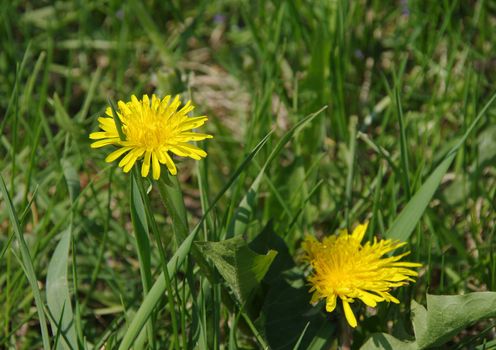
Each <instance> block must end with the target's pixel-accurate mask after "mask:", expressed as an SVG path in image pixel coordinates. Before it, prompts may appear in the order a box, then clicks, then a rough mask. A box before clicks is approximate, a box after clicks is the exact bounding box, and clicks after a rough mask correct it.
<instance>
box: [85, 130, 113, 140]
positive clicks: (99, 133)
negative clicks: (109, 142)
mask: <svg viewBox="0 0 496 350" xmlns="http://www.w3.org/2000/svg"><path fill="white" fill-rule="evenodd" d="M107 138H109V136H108V135H107V133H106V132H105V131H96V132H92V133H91V134H90V139H91V140H100V139H107Z"/></svg>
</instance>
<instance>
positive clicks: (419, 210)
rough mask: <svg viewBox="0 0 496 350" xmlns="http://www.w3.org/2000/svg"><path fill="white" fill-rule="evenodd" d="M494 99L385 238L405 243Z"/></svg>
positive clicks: (494, 95) (425, 183)
mask: <svg viewBox="0 0 496 350" xmlns="http://www.w3.org/2000/svg"><path fill="white" fill-rule="evenodd" d="M495 99H496V93H495V94H493V96H492V97H491V98H490V99H489V101H488V102H487V103H486V105H485V106H484V107H483V108H482V110H481V111H480V112H479V114H478V115H477V117H476V118H475V119H474V121H473V122H472V124H470V126H469V127H468V129H467V131H466V132H465V134H464V135H463V136H462V137H461V138H460V140H459V141H458V142H457V143H456V144H455V146H454V147H453V148H452V149H451V150H450V151H449V152H448V154H447V155H446V156H445V158H444V160H443V161H442V162H441V163H440V164H439V165H438V166H437V167H436V169H434V171H433V172H432V174H431V175H430V176H429V177H428V178H427V180H426V181H425V182H424V184H423V185H422V186H421V187H420V188H419V190H418V191H417V192H416V193H415V195H414V196H413V197H412V198H411V199H410V201H408V203H407V205H406V206H405V208H404V209H403V210H402V211H401V213H400V214H399V215H398V216H397V218H396V220H394V222H393V224H392V225H391V227H390V228H389V230H388V231H387V232H386V234H385V236H386V238H391V239H398V240H401V241H406V240H408V238H409V237H410V235H411V234H412V232H413V230H414V229H415V226H416V225H417V223H418V222H419V220H420V218H421V217H422V214H423V213H424V211H425V208H427V205H429V202H430V201H431V199H432V196H434V193H435V192H436V190H437V188H438V187H439V184H440V183H441V180H442V178H443V176H444V174H446V172H447V171H448V168H449V167H450V165H451V163H452V162H453V159H454V158H455V156H456V153H457V151H458V150H459V149H460V147H461V146H462V145H463V143H464V142H465V140H466V139H467V137H468V135H469V134H470V133H471V132H472V130H473V129H474V128H475V126H476V125H477V123H478V122H479V121H480V120H481V119H482V117H483V116H484V115H485V114H486V112H487V110H488V109H489V107H490V106H491V105H492V103H493V102H494V100H495Z"/></svg>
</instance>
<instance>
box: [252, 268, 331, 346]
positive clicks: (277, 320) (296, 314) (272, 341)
mask: <svg viewBox="0 0 496 350" xmlns="http://www.w3.org/2000/svg"><path fill="white" fill-rule="evenodd" d="M295 279H296V280H297V281H300V285H295V283H291V281H289V282H288V281H286V280H284V279H282V278H281V279H279V281H278V283H274V284H272V285H271V288H270V289H269V292H268V294H267V296H266V297H265V302H264V305H263V308H262V315H261V318H260V323H261V324H262V327H261V328H262V329H263V332H264V334H265V338H266V340H267V342H268V344H269V346H270V348H271V349H277V350H291V349H293V348H294V347H295V345H296V344H297V343H298V342H300V346H299V349H314V350H320V349H326V348H328V345H329V341H332V339H333V337H332V335H333V333H334V332H335V325H334V323H333V322H329V320H327V319H326V317H325V316H324V315H323V314H322V313H321V312H317V311H316V310H315V309H314V308H313V307H312V305H311V304H310V296H311V294H310V293H309V291H308V288H307V286H305V285H302V283H301V279H302V276H301V275H299V274H298V275H297V276H296V278H295ZM305 328H306V331H305V333H304V334H303V337H301V335H302V333H303V331H304V330H305ZM300 337H301V339H300Z"/></svg>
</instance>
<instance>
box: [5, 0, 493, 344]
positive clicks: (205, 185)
mask: <svg viewBox="0 0 496 350" xmlns="http://www.w3.org/2000/svg"><path fill="white" fill-rule="evenodd" d="M1 8H2V11H0V23H1V24H2V25H1V26H0V39H1V40H0V76H1V77H2V79H0V131H1V135H2V136H1V144H0V155H1V157H0V162H1V163H0V164H1V167H0V175H1V178H2V181H0V189H1V193H2V194H1V197H0V198H1V200H0V209H1V210H0V227H1V228H2V229H1V230H0V271H1V273H0V290H1V292H0V305H1V308H0V348H8V349H37V348H47V349H49V348H56V349H58V348H63V349H68V348H82V349H93V348H95V349H99V348H102V347H105V348H107V349H114V348H119V347H120V348H121V349H126V348H128V347H129V346H131V344H134V345H133V348H134V349H145V348H146V349H163V348H169V349H190V348H199V349H220V348H222V349H248V348H264V347H270V348H274V349H293V348H294V349H326V348H336V347H337V346H338V344H339V343H341V344H343V343H342V342H341V340H342V337H343V331H342V330H340V327H341V326H340V322H339V320H340V319H341V318H342V315H340V314H339V312H334V313H331V314H328V313H325V312H324V311H323V309H322V308H321V307H320V306H321V305H317V306H312V305H310V304H309V296H310V295H309V293H308V286H307V285H306V284H305V283H306V282H305V280H304V275H305V273H307V271H305V268H304V266H305V265H304V264H303V263H302V262H301V261H300V255H301V251H300V245H301V241H302V239H303V237H304V236H305V235H316V236H318V237H322V236H323V235H328V234H332V233H334V232H336V230H337V229H340V228H352V227H353V226H354V225H355V224H356V223H358V222H364V221H367V220H368V221H370V225H369V230H368V233H367V237H368V238H372V237H373V235H377V236H379V237H383V238H395V239H401V240H405V241H407V242H408V250H411V251H412V253H411V256H410V257H409V258H410V260H412V261H418V262H420V263H422V264H423V265H424V266H423V268H422V269H421V270H420V276H419V278H418V281H417V282H416V283H415V284H412V285H411V286H409V287H404V288H402V289H400V290H398V291H397V292H396V293H395V295H396V296H397V298H398V299H400V301H401V303H400V305H396V304H387V303H381V304H380V305H379V306H378V308H377V309H376V310H375V311H371V310H368V309H366V308H365V307H357V310H358V311H359V314H361V315H364V316H365V317H363V319H361V320H359V323H360V325H359V327H358V328H357V329H356V330H354V331H353V332H352V333H350V334H348V335H347V337H348V338H349V339H350V340H351V343H352V346H353V348H357V349H358V348H360V347H362V346H364V348H365V347H367V346H371V345H370V342H369V343H367V344H368V345H364V344H366V342H367V339H369V338H370V337H371V336H372V337H373V338H372V339H373V340H375V344H376V345H377V344H379V345H377V346H378V347H380V344H383V345H384V344H387V343H388V342H389V344H393V345H391V346H393V348H395V346H396V347H398V346H401V347H403V346H406V345H405V343H395V342H396V341H398V342H399V341H400V340H401V341H403V340H406V339H413V337H415V339H416V343H415V345H412V344H410V345H409V346H417V347H416V348H427V347H430V346H444V347H445V348H450V349H452V348H460V349H461V348H464V347H468V348H477V349H482V348H485V349H489V348H491V347H496V345H495V333H494V326H495V325H494V319H491V318H489V317H495V315H494V312H492V313H491V312H490V311H488V310H487V308H490V307H491V305H494V295H493V294H492V293H488V294H478V292H489V291H495V290H496V259H495V255H494V247H495V228H494V227H495V226H496V225H495V221H496V214H495V209H496V207H495V203H496V171H495V169H496V168H495V166H494V164H495V160H496V142H495V140H496V109H495V107H494V105H492V101H493V100H494V96H495V95H494V93H495V88H494V86H495V85H494V77H495V76H496V70H495V68H496V65H495V60H494V48H495V36H494V35H493V28H494V22H495V21H496V16H495V13H496V12H495V11H496V6H495V5H494V3H493V2H491V1H483V0H481V1H474V2H471V3H470V4H468V3H465V2H463V1H452V2H448V1H442V2H435V1H431V2H418V1H397V2H392V3H388V4H386V3H384V2H382V1H368V2H366V1H353V2H348V1H342V0H336V1H321V2H310V1H289V2H285V1H277V0H270V1H223V0H222V1H214V2H211V1H206V0H201V1H165V2H160V1H144V2H138V1H136V0H133V1H129V2H126V3H123V2H120V1H98V0H94V1H51V2H28V1H21V0H19V1H3V2H2V3H1ZM144 93H148V94H151V93H156V94H158V95H165V94H176V93H178V94H181V95H184V96H186V97H190V98H191V99H192V100H193V101H194V103H195V105H196V106H197V110H198V112H196V111H195V113H198V115H201V114H205V115H208V116H209V122H208V123H207V126H206V129H207V131H208V133H210V134H213V135H214V137H215V138H214V139H213V140H209V141H206V142H202V144H201V147H202V148H204V149H206V150H207V152H208V157H207V158H205V159H204V160H202V161H200V162H194V161H186V160H183V161H181V160H179V161H178V167H179V171H178V175H177V177H171V176H163V177H162V179H161V180H160V181H158V182H154V181H151V180H150V179H143V178H141V176H140V175H139V174H138V173H132V174H124V173H123V172H122V171H120V169H114V167H115V166H114V165H110V164H107V163H105V162H104V157H105V152H104V151H101V150H92V149H90V147H89V144H90V140H89V139H88V135H89V133H90V132H92V131H95V130H96V129H97V124H98V123H97V117H99V116H101V115H102V114H103V113H104V110H105V107H107V106H108V104H109V103H108V101H117V100H128V99H129V97H130V96H131V94H136V95H138V96H140V95H142V94H144ZM162 171H163V172H165V168H163V169H162ZM219 242H220V243H219ZM226 242H227V243H226ZM248 242H249V244H247V243H248ZM228 244H229V246H228V247H230V248H229V251H228V252H227V253H226V251H225V250H226V246H227V245H228ZM271 252H277V255H275V253H271ZM273 254H274V255H273ZM223 264H224V265H223ZM226 264H227V266H229V267H232V268H233V269H234V271H235V273H233V274H230V272H227V271H226V270H225V269H223V267H222V266H226ZM253 266H255V267H253ZM269 266H270V268H269ZM240 274H241V275H242V276H245V277H242V278H240V277H239V276H240ZM247 275H249V277H246V276H247ZM474 292H477V293H475V294H471V293H474ZM245 293H248V294H249V296H248V295H245ZM432 294H434V296H433V295H432ZM437 295H452V296H451V297H450V298H453V299H436V297H437ZM448 302H449V303H452V305H458V309H459V310H464V314H463V315H458V314H457V313H456V311H457V310H450V311H446V310H447V309H446V308H444V307H445V306H446V305H449V303H448ZM444 303H448V304H446V305H445V304H444ZM467 303H474V304H471V305H477V307H473V308H472V311H471V313H470V312H468V311H467V310H469V309H470V308H469V307H467V306H466V305H468V304H467ZM491 303H492V304H491ZM357 304H358V303H357ZM426 304H427V310H431V308H432V310H438V309H437V308H438V307H439V308H440V309H439V310H441V311H439V312H445V313H446V315H448V316H449V317H452V319H453V320H459V319H460V317H461V318H463V322H462V321H460V323H457V326H458V327H455V328H453V329H451V330H450V332H451V333H450V334H448V335H446V334H445V333H442V332H441V331H440V330H439V331H438V330H435V329H434V330H433V329H428V330H427V331H426V332H424V333H422V332H421V331H419V324H420V323H418V322H420V321H419V319H413V328H414V329H413V328H412V322H411V321H410V319H411V316H412V314H415V310H416V311H417V312H416V314H417V316H418V315H419V314H421V313H422V312H423V311H422V310H424V311H425V309H422V306H421V305H426ZM483 304H485V305H486V307H485V308H484V307H483V306H481V305H483ZM460 305H461V306H460ZM463 305H465V308H463V307H462V306H463ZM479 306H480V307H479ZM446 307H447V306H446ZM493 309H494V308H493ZM419 310H420V311H419ZM443 310H444V311H443ZM412 311H413V312H412ZM431 316H432V314H431V313H428V314H426V318H425V324H429V322H431V323H430V324H431V326H432V325H433V324H434V323H432V322H435V321H436V319H431V318H429V317H431ZM457 317H458V318H457ZM416 322H417V323H416ZM453 327H454V326H453ZM439 328H442V327H439ZM443 329H444V330H445V331H446V329H447V328H443ZM413 331H415V332H413ZM436 332H438V333H436ZM446 332H447V331H446ZM375 333H389V334H390V336H387V335H384V334H382V335H377V334H376V335H373V334H375ZM392 336H394V337H395V338H397V339H395V338H392ZM398 339H399V340H398ZM394 344H396V345H394ZM398 344H399V345H398ZM477 346H479V347H477ZM484 346H485V347H484ZM412 348H413V347H412Z"/></svg>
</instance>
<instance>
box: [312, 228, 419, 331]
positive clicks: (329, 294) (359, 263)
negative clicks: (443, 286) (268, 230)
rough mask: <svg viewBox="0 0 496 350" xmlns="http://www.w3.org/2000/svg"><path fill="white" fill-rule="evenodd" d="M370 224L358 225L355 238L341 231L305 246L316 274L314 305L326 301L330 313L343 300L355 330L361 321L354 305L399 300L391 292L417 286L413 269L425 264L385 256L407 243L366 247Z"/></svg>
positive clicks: (313, 282)
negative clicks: (409, 284) (412, 284)
mask: <svg viewBox="0 0 496 350" xmlns="http://www.w3.org/2000/svg"><path fill="white" fill-rule="evenodd" d="M365 231H367V223H365V224H361V225H358V226H357V227H356V228H355V229H354V231H353V233H352V234H348V232H347V230H341V231H340V232H339V234H338V235H333V236H328V237H325V238H324V239H323V240H322V242H319V241H317V240H316V239H315V238H314V237H310V236H308V237H307V238H306V239H305V240H304V242H303V250H304V259H305V260H306V261H308V262H309V263H310V266H311V268H312V273H311V275H310V277H309V278H308V281H309V282H310V284H311V289H310V292H313V295H312V300H311V302H312V303H315V302H317V301H319V300H320V299H326V311H328V312H332V311H333V310H334V309H335V308H336V302H337V298H338V297H339V299H341V302H342V304H343V310H344V314H345V317H346V320H347V321H348V323H349V324H350V326H352V327H356V326H357V320H356V318H355V315H354V314H353V311H352V310H351V307H350V303H353V302H354V301H355V299H360V300H361V301H363V302H364V303H365V304H366V305H367V306H370V307H375V306H376V305H377V303H379V302H382V301H388V302H390V301H392V302H393V303H396V304H398V303H399V300H398V299H396V298H395V297H393V296H392V295H391V294H390V293H389V292H390V291H391V290H392V289H393V288H396V287H400V286H403V285H406V284H408V283H409V282H414V281H415V280H414V279H413V277H416V276H417V275H418V273H417V272H416V271H414V270H412V269H411V268H416V267H420V266H421V264H418V263H412V262H404V261H400V260H401V259H402V258H403V257H404V256H406V255H408V254H409V253H410V252H406V253H403V254H400V255H396V256H390V257H384V255H385V254H387V253H389V252H392V251H393V250H395V249H398V248H400V247H402V246H404V245H405V244H406V243H405V242H399V241H393V240H390V239H384V240H381V241H377V238H374V241H373V243H371V242H366V243H365V244H362V243H361V242H362V239H363V237H364V235H365Z"/></svg>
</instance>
